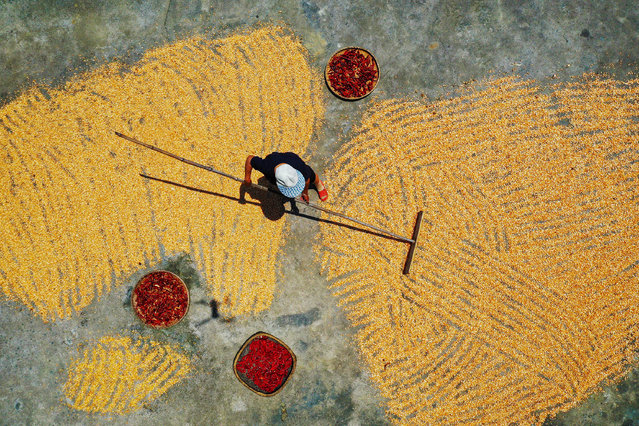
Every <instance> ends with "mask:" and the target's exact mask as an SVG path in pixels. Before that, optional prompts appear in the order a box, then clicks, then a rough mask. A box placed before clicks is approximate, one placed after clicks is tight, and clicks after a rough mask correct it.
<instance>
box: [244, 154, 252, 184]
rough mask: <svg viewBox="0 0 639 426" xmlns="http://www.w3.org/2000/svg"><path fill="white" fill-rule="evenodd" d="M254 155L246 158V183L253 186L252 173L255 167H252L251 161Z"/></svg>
mask: <svg viewBox="0 0 639 426" xmlns="http://www.w3.org/2000/svg"><path fill="white" fill-rule="evenodd" d="M253 157H254V155H249V156H248V157H246V162H244V183H247V184H249V185H250V184H251V172H252V171H253V167H251V160H252V159H253Z"/></svg>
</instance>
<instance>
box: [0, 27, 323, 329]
mask: <svg viewBox="0 0 639 426" xmlns="http://www.w3.org/2000/svg"><path fill="white" fill-rule="evenodd" d="M322 96H323V95H322V89H321V77H320V74H319V71H313V70H312V69H311V68H310V66H309V64H308V62H307V53H306V50H305V49H304V47H303V46H302V45H301V43H300V41H299V40H297V39H296V38H294V37H293V36H292V35H291V34H289V33H288V32H287V31H285V30H284V29H282V28H279V27H264V28H261V29H258V30H254V31H252V32H248V33H245V34H236V35H233V36H230V37H228V38H225V39H222V40H215V41H211V40H208V39H205V38H202V37H194V38H189V39H186V40H183V41H179V42H176V43H174V44H171V45H168V46H165V47H160V48H158V49H155V50H152V51H150V52H148V53H147V54H146V55H145V56H144V58H143V59H142V60H141V61H140V63H138V64H137V65H135V66H132V67H130V68H121V67H120V66H119V65H118V64H110V65H107V66H104V67H102V68H100V69H98V70H97V71H95V72H92V73H90V74H85V75H81V76H79V77H77V78H74V79H73V80H72V81H70V82H69V83H67V84H66V85H65V86H64V87H63V88H61V89H56V90H50V89H47V88H42V87H35V88H32V89H31V90H29V91H27V92H26V93H25V94H23V95H21V96H20V97H18V98H17V99H16V100H15V101H13V102H11V103H9V104H7V105H5V106H3V107H2V108H0V192H1V193H2V194H3V197H4V198H3V206H2V209H0V227H1V228H2V229H3V244H2V246H1V247H0V288H1V289H2V292H3V293H4V294H5V295H6V296H7V297H8V298H10V299H13V300H18V301H21V302H23V303H24V304H25V305H27V306H28V307H30V308H31V309H32V310H33V311H34V312H36V313H37V314H38V315H39V316H40V317H41V318H42V319H43V320H45V321H49V320H55V319H57V318H65V317H68V316H70V315H71V314H72V313H73V312H76V311H78V310H80V309H82V308H84V307H86V306H87V305H89V304H90V303H92V302H93V301H94V300H95V299H96V297H98V296H99V295H100V294H101V293H103V292H105V291H108V290H109V289H110V287H111V285H112V284H113V282H112V281H113V277H114V276H115V277H119V276H128V275H130V274H131V271H132V270H134V269H136V268H139V267H140V265H143V264H144V263H145V262H148V263H149V264H153V263H154V262H156V261H157V260H158V259H159V257H160V256H162V255H171V254H177V253H182V252H187V253H189V254H190V255H191V257H192V258H193V260H195V261H196V263H197V264H198V267H199V268H200V271H201V272H202V274H203V275H204V277H205V279H206V282H207V284H208V286H209V292H210V295H211V297H214V298H215V299H217V300H219V301H221V302H222V304H221V306H220V311H221V313H222V314H223V315H226V316H233V315H239V314H247V313H253V312H258V311H261V310H263V309H266V308H267V307H268V306H269V305H270V303H271V300H272V297H273V293H274V291H275V271H276V266H277V265H276V263H277V262H276V260H277V253H278V250H279V248H280V247H281V245H282V244H283V235H282V234H283V233H282V231H283V227H284V224H283V222H284V221H283V220H280V221H270V220H268V219H265V218H264V215H263V213H262V211H261V209H260V207H259V206H255V205H251V204H247V205H239V204H238V202H237V201H233V200H229V199H226V198H223V197H219V196H215V195H210V194H206V193H202V192H196V191H191V190H188V189H184V188H180V187H176V186H172V185H168V184H165V183H160V182H156V181H149V180H146V179H144V178H142V177H140V176H139V173H140V172H146V173H148V174H149V175H152V176H156V177H159V178H162V179H166V180H170V181H173V182H177V183H180V184H186V185H190V186H193V187H196V188H199V189H203V190H208V191H212V192H217V193H221V194H225V195H228V196H231V197H237V196H238V194H239V184H238V183H237V182H234V181H231V180H229V179H227V178H223V177H220V176H218V175H214V174H212V173H210V172H206V171H203V170H200V169H196V168H194V167H192V166H188V165H185V164H183V163H180V162H179V161H176V160H173V159H170V158H168V157H165V156H163V155H161V154H158V153H155V152H152V151H150V150H147V149H144V148H140V147H137V146H135V145H132V144H131V143H130V142H127V141H124V140H123V139H120V138H118V137H116V136H115V135H114V131H119V132H122V133H124V134H128V135H131V136H134V137H136V138H138V139H141V140H142V141H144V142H147V143H151V144H156V145H158V146H159V147H161V148H163V149H166V150H168V151H171V152H175V153H177V154H179V155H181V156H183V157H186V158H189V159H192V160H194V161H197V162H200V163H204V164H210V165H212V166H213V167H215V168H217V169H220V170H224V171H226V172H227V173H231V174H235V175H237V176H242V175H243V167H244V159H245V158H246V155H248V154H249V153H254V154H258V155H259V154H264V153H268V152H270V151H274V150H280V151H289V150H290V151H296V152H301V153H304V152H305V149H306V146H307V144H308V142H309V141H310V139H311V137H312V135H313V133H314V131H315V130H316V129H317V128H318V125H319V124H320V121H321V118H322V117H323V99H322ZM248 198H249V200H250V197H248ZM116 281H117V280H116Z"/></svg>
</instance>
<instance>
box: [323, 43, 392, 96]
mask: <svg viewBox="0 0 639 426" xmlns="http://www.w3.org/2000/svg"><path fill="white" fill-rule="evenodd" d="M346 50H355V51H357V52H359V53H361V54H362V55H364V56H365V57H367V58H371V59H372V61H373V64H374V65H375V69H376V70H377V78H376V79H375V80H374V81H373V87H372V89H370V90H369V91H367V92H366V93H365V94H364V95H362V96H353V97H348V96H343V95H341V94H340V93H339V92H338V91H337V90H336V89H335V88H334V87H333V86H332V85H331V81H330V79H329V78H328V71H329V64H330V63H331V60H332V59H333V58H334V57H335V56H339V55H341V54H342V52H344V51H346ZM379 77H380V70H379V64H378V63H377V59H375V56H373V54H372V53H371V52H369V51H368V50H366V49H364V48H363V47H354V46H352V47H345V48H343V49H340V50H338V51H337V52H335V53H333V54H332V55H331V57H330V59H329V60H328V62H327V63H326V68H325V69H324V80H325V81H326V86H328V88H329V90H330V91H331V93H333V94H334V95H335V96H337V97H338V98H340V99H344V100H345V101H357V100H359V99H363V98H365V97H366V96H368V95H370V94H371V93H373V90H375V87H377V82H378V81H379Z"/></svg>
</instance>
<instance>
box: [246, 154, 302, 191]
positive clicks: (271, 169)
mask: <svg viewBox="0 0 639 426" xmlns="http://www.w3.org/2000/svg"><path fill="white" fill-rule="evenodd" d="M282 163H286V164H288V165H290V166H291V167H293V168H294V169H297V170H299V171H300V173H302V176H304V180H305V181H306V180H308V179H310V180H311V183H313V182H314V181H315V172H314V171H313V169H311V168H310V166H308V165H307V164H306V163H305V162H304V161H303V160H302V159H301V158H300V157H299V156H298V155H297V154H295V153H293V152H272V153H270V154H269V155H267V156H266V157H264V158H260V157H258V156H255V157H253V158H251V167H253V168H254V169H255V170H258V171H260V172H262V173H264V176H266V178H267V179H268V180H269V181H270V182H271V183H273V184H274V183H275V182H276V181H275V167H276V166H277V165H278V164H282Z"/></svg>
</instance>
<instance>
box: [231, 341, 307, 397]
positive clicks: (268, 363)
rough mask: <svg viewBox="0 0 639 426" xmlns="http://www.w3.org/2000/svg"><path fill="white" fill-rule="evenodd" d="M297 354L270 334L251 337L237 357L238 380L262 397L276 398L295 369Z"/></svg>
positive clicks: (236, 372)
mask: <svg viewBox="0 0 639 426" xmlns="http://www.w3.org/2000/svg"><path fill="white" fill-rule="evenodd" d="M295 362H296V360H295V355H294V354H293V352H292V351H291V350H290V349H289V348H288V347H287V346H286V345H285V344H284V343H283V342H282V341H280V340H279V339H277V338H276V337H274V336H271V335H270V334H267V333H262V332H260V333H257V334H255V335H253V336H251V337H250V338H249V339H248V340H247V341H246V343H244V345H243V346H242V348H241V349H240V350H239V352H238V353H237V355H236V357H235V362H234V363H233V367H234V368H233V369H234V371H235V375H236V376H237V378H238V379H239V380H240V381H241V382H242V383H243V384H244V385H245V386H247V387H248V388H249V389H251V390H253V391H254V392H256V393H258V394H260V395H274V394H275V393H277V392H278V391H279V390H280V389H282V388H283V387H284V385H285V384H286V382H287V381H288V379H289V377H290V376H291V374H292V373H293V370H294V369H295Z"/></svg>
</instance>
